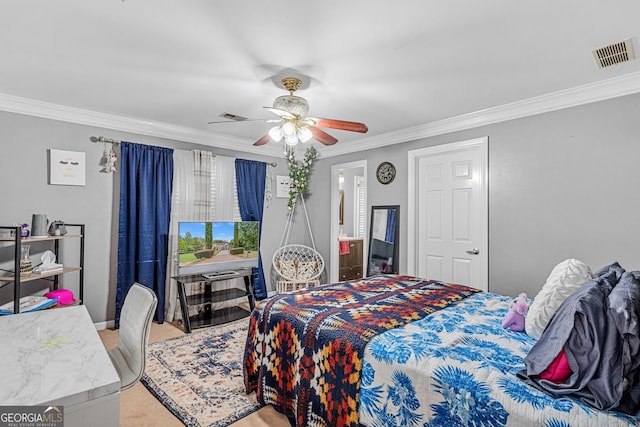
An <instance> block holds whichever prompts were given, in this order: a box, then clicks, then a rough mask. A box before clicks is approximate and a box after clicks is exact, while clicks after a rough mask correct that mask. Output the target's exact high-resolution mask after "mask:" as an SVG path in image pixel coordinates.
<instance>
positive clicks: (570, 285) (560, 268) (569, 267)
mask: <svg viewBox="0 0 640 427" xmlns="http://www.w3.org/2000/svg"><path fill="white" fill-rule="evenodd" d="M589 279H591V269H590V268H589V266H588V265H586V264H585V263H583V262H582V261H579V260H577V259H567V260H564V261H562V262H561V263H559V264H558V265H556V266H555V267H554V268H553V270H552V271H551V274H550V275H549V277H548V278H547V281H546V282H545V284H544V286H543V287H542V289H541V290H540V292H538V295H536V297H535V298H534V300H533V303H532V304H531V306H530V307H529V311H528V312H527V318H526V322H525V331H526V332H527V335H529V336H530V337H533V338H535V339H539V338H540V336H541V335H542V332H543V331H544V329H545V328H546V327H547V324H548V323H549V321H550V320H551V318H552V317H553V315H554V314H555V312H556V310H558V307H560V305H561V304H562V303H563V302H564V300H565V299H567V297H568V296H569V295H571V294H572V293H574V292H575V291H576V290H577V289H578V288H580V287H581V286H582V285H584V283H585V282H586V281H587V280H589Z"/></svg>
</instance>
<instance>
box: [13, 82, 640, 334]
mask: <svg viewBox="0 0 640 427" xmlns="http://www.w3.org/2000/svg"><path fill="white" fill-rule="evenodd" d="M638 111H640V94H637V95H631V96H626V97H621V98H617V99H613V100H608V101H603V102H599V103H594V104H588V105H584V106H580V107H574V108H570V109H565V110H560V111H556V112H551V113H546V114H541V115H537V116H532V117H528V118H524V119H518V120H513V121H509V122H504V123H499V124H495V125H490V126H485V127H481V128H476V129H471V130H466V131H461V132H455V133H450V134H447V135H441V136H437V137H433V138H426V139H424V140H420V141H415V142H410V143H405V144H401V145H394V146H388V147H384V148H379V149H375V150H369V151H365V152H361V153H352V154H349V155H345V156H340V157H327V158H320V159H318V161H316V162H315V163H314V165H313V169H312V171H311V175H310V190H309V192H308V193H307V194H306V195H305V201H306V205H307V209H308V212H309V219H310V221H311V226H312V229H313V232H314V238H315V243H316V246H317V248H318V250H319V251H320V252H321V253H322V255H323V257H324V258H325V261H326V262H327V263H329V245H330V233H329V232H328V231H329V227H330V219H329V215H327V214H326V212H327V209H328V200H330V194H329V191H330V188H329V187H330V179H329V177H330V169H331V165H333V164H338V163H346V162H350V161H355V160H361V159H366V160H367V162H368V167H367V174H368V176H367V177H366V178H367V188H368V204H369V206H371V205H387V204H399V205H401V217H400V218H401V223H400V236H401V246H400V259H401V264H400V267H401V272H404V270H406V236H407V224H406V218H407V212H406V207H407V191H406V185H407V152H408V150H411V149H416V148H421V147H427V146H433V145H438V144H444V143H449V142H455V141H462V140H466V139H471V138H476V137H480V136H488V137H489V171H490V172H489V228H490V231H489V289H490V290H491V291H493V292H498V293H503V294H507V295H517V294H518V293H520V292H523V291H524V292H527V293H528V294H529V295H530V296H534V295H535V294H536V293H537V291H538V290H539V289H540V287H541V286H542V284H543V283H544V280H545V279H546V277H547V275H548V274H549V272H550V271H551V269H552V268H553V266H554V265H555V264H557V263H558V262H560V261H562V260H563V259H565V258H569V257H573V258H578V259H581V260H582V261H584V262H586V263H587V264H589V265H590V266H591V267H592V268H593V269H597V268H599V267H601V266H603V265H605V264H607V263H610V262H612V261H619V262H620V263H621V264H622V265H623V267H625V268H627V269H638V267H639V263H640V261H639V260H640V256H639V255H640V249H639V246H638V244H637V243H636V236H639V235H640V220H638V217H639V215H638V212H640V188H639V187H640V186H639V184H640V178H638V172H637V170H638V166H637V165H638V159H640V142H639V141H638V139H639V135H640V132H639V130H640V126H639V125H638V122H637V112H638ZM99 135H104V136H106V137H110V138H115V139H124V140H128V141H132V142H139V143H142V144H150V145H159V146H168V147H173V148H182V149H190V148H204V149H209V150H211V151H213V152H214V153H218V154H221V155H235V156H236V157H242V158H248V159H257V160H263V161H268V162H270V161H277V162H278V167H277V169H276V170H275V171H274V175H287V174H288V170H287V165H286V161H285V160H284V159H273V158H264V157H260V158H259V157H257V156H253V155H250V154H245V153H233V152H229V151H228V150H219V149H212V148H211V147H198V146H195V145H193V144H187V143H182V142H178V141H170V140H164V139H160V138H152V137H145V136H140V135H133V134H127V133H124V132H118V131H112V130H108V129H101V128H94V127H89V126H83V125H76V124H71V123H66V122H58V121H53V120H47V119H40V118H35V117H30V116H25V115H18V114H11V113H0V137H1V139H2V147H3V150H2V156H0V170H2V178H1V182H0V200H1V201H2V202H1V203H2V205H1V206H2V207H1V208H0V224H3V225H5V224H6V225H10V224H11V223H13V222H30V221H31V215H32V214H33V213H34V212H35V213H46V214H48V216H49V218H50V219H62V220H64V221H67V222H77V223H85V224H86V225H87V231H86V235H87V237H86V265H85V302H86V304H87V307H88V308H89V311H90V313H91V315H92V317H93V320H94V322H103V321H106V320H110V319H113V311H114V310H113V305H114V302H113V301H114V293H115V286H116V284H115V282H116V273H115V272H116V271H117V270H116V269H117V266H116V262H115V260H116V257H115V256H116V255H115V254H116V250H117V244H116V242H117V240H116V239H117V237H116V236H117V202H114V200H117V187H118V186H117V181H114V180H117V179H118V178H119V175H117V174H116V175H110V174H103V173H100V172H99V170H100V167H99V164H98V163H99V160H100V157H101V154H102V150H103V146H102V144H94V143H91V142H90V140H89V138H90V137H91V136H99ZM49 148H57V149H65V150H73V151H84V152H85V153H86V158H87V163H88V164H87V169H86V172H87V184H86V186H84V187H69V186H54V185H48V184H47V149H49ZM300 157H302V154H300ZM385 160H388V161H391V162H393V163H394V164H395V165H396V168H397V175H396V179H395V180H394V181H393V182H392V183H391V184H389V185H386V186H383V185H381V184H379V183H378V182H377V181H376V179H375V168H376V166H377V165H378V164H379V163H380V162H382V161H385ZM274 196H275V194H274ZM286 204H287V199H284V198H281V199H278V198H275V197H274V198H273V200H272V201H271V205H270V207H268V208H267V209H266V210H265V223H264V226H263V238H262V244H261V246H262V254H263V262H264V265H265V274H266V275H267V277H269V275H270V271H271V268H270V265H271V257H272V254H273V252H274V251H275V249H277V247H279V244H280V240H281V237H282V230H283V227H284V225H285V222H286V217H287V213H288V210H287V207H286ZM368 211H369V209H368ZM307 234H308V232H307V231H306V226H305V224H304V219H303V217H302V215H301V214H300V212H299V210H298V211H297V212H296V215H295V224H294V227H293V233H292V239H291V241H292V242H295V243H307V244H309V238H308V235H307ZM4 256H6V248H0V257H4ZM1 259H2V258H0V260H1ZM69 262H72V261H69ZM73 279H74V278H73V277H70V278H69V280H73ZM63 280H65V277H64V276H63ZM9 288H10V286H5V287H4V288H2V289H0V302H2V303H4V302H6V301H7V300H8V299H10V298H11V297H10V295H11V294H10V292H9V291H10V289H9ZM7 295H8V297H7Z"/></svg>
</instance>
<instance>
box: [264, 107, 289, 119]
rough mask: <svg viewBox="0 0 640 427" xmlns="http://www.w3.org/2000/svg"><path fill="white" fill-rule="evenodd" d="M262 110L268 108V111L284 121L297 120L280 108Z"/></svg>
mask: <svg viewBox="0 0 640 427" xmlns="http://www.w3.org/2000/svg"><path fill="white" fill-rule="evenodd" d="M262 108H266V109H267V110H269V111H271V112H272V113H273V114H277V115H279V116H280V117H282V118H284V119H295V118H296V116H295V115H293V114H291V113H290V112H288V111H285V110H281V109H279V108H273V107H262Z"/></svg>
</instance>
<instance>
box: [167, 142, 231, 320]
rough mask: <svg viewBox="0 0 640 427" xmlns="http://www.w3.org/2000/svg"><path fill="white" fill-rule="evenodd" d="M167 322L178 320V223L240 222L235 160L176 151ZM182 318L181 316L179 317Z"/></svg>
mask: <svg viewBox="0 0 640 427" xmlns="http://www.w3.org/2000/svg"><path fill="white" fill-rule="evenodd" d="M173 165H174V166H173V190H172V195H171V221H170V224H169V245H168V252H169V256H168V258H169V259H168V260H167V265H168V269H167V270H168V273H169V274H167V281H166V283H165V295H166V299H167V300H166V301H165V307H166V308H165V320H166V321H167V322H172V321H173V320H175V319H176V317H177V316H176V311H177V308H178V306H179V303H178V290H177V287H176V283H175V281H174V280H172V279H171V277H172V276H176V275H177V274H178V223H179V222H180V221H212V220H214V219H221V220H240V219H241V218H240V209H239V207H238V193H237V191H236V170H235V157H228V156H217V155H216V156H214V155H213V154H212V153H211V152H208V151H202V150H192V151H187V150H174V152H173ZM178 317H179V316H178Z"/></svg>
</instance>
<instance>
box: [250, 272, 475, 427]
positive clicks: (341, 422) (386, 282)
mask: <svg viewBox="0 0 640 427" xmlns="http://www.w3.org/2000/svg"><path fill="white" fill-rule="evenodd" d="M476 292H479V291H478V290H477V289H473V288H469V287H466V286H460V285H450V284H443V283H439V282H435V281H427V280H424V279H419V278H416V277H408V276H397V275H381V276H374V277H371V278H366V279H362V280H359V281H351V282H342V283H337V284H333V285H324V286H318V287H314V288H309V289H305V290H302V291H297V292H294V293H291V294H281V295H277V296H275V297H272V298H270V299H267V300H265V301H264V302H262V303H261V304H260V305H258V306H257V307H256V309H255V310H254V311H253V313H252V314H251V318H250V324H249V333H248V336H247V345H246V350H245V358H244V378H245V386H246V390H247V393H250V392H253V391H256V397H257V399H258V402H260V403H262V404H271V405H273V407H274V408H275V409H276V410H277V411H279V412H282V413H284V414H285V415H287V416H288V417H289V418H291V419H293V420H295V423H296V425H297V426H309V427H314V426H331V427H334V426H353V427H355V426H358V424H359V414H358V406H359V400H360V399H359V389H360V381H361V374H362V368H363V359H362V358H363V354H364V349H365V346H366V345H367V343H368V342H369V341H370V340H371V339H372V338H373V337H375V336H376V335H378V334H379V333H381V332H384V331H387V330H390V329H393V328H397V327H400V326H403V325H406V324H409V323H411V322H414V321H416V320H419V319H422V318H423V317H426V316H428V315H430V314H431V313H434V312H436V311H437V310H440V309H443V308H445V307H447V306H449V305H450V304H453V303H456V302H458V301H460V300H463V299H464V298H467V297H468V296H470V295H473V294H474V293H476Z"/></svg>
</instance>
